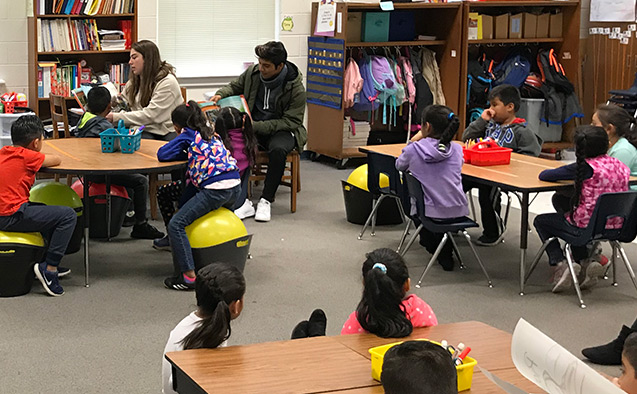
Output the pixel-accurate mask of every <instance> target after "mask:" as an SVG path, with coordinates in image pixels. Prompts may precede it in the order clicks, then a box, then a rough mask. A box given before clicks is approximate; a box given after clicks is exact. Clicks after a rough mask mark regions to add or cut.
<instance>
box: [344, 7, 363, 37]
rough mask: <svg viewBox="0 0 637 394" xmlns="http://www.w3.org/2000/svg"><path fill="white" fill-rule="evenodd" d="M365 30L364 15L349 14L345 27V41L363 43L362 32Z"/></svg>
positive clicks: (359, 13) (358, 13) (360, 13)
mask: <svg viewBox="0 0 637 394" xmlns="http://www.w3.org/2000/svg"><path fill="white" fill-rule="evenodd" d="M362 29H363V13H362V12H348V13H347V25H346V26H345V32H346V35H345V39H346V40H347V42H361V31H362Z"/></svg>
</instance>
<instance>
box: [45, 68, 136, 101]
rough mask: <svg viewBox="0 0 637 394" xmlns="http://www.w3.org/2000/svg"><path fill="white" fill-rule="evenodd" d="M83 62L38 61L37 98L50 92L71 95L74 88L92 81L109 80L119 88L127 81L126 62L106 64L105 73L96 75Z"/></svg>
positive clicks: (46, 95)
mask: <svg viewBox="0 0 637 394" xmlns="http://www.w3.org/2000/svg"><path fill="white" fill-rule="evenodd" d="M85 64H86V62H84V61H79V62H77V63H72V64H64V65H62V64H60V63H59V62H57V61H42V62H39V63H38V98H48V97H49V94H51V93H53V94H55V95H59V96H64V97H71V95H72V94H73V91H74V90H77V89H78V88H80V87H82V86H86V85H90V84H91V83H92V82H93V81H110V82H113V84H114V85H115V86H116V87H117V89H118V90H120V89H121V87H122V86H124V85H125V84H126V82H127V81H128V74H129V71H130V66H129V65H128V64H127V63H116V64H107V65H106V70H105V71H106V74H105V73H102V72H99V73H97V75H94V73H93V70H92V69H91V68H90V67H86V66H85Z"/></svg>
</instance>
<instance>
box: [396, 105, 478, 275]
mask: <svg viewBox="0 0 637 394" xmlns="http://www.w3.org/2000/svg"><path fill="white" fill-rule="evenodd" d="M459 125H460V121H459V120H458V117H457V116H456V115H455V114H454V113H453V112H452V111H451V108H449V107H445V106H443V105H430V106H428V107H427V108H425V109H424V111H423V114H422V129H421V131H419V132H418V134H416V135H415V136H414V137H413V138H412V139H411V141H410V143H409V144H408V145H407V146H406V147H405V148H404V149H403V152H402V153H401V155H400V156H399V157H398V159H397V160H396V168H397V169H398V170H400V171H407V170H409V171H410V172H411V173H412V175H413V176H414V177H415V178H416V179H418V180H419V181H420V183H421V184H422V185H423V193H424V196H425V215H426V216H427V217H428V218H432V219H439V220H445V219H454V218H458V217H462V216H466V215H468V214H469V209H468V207H467V196H466V195H465V194H464V191H463V190H462V174H461V170H462V164H463V161H464V160H463V157H462V147H461V146H460V145H458V144H454V143H452V142H451V139H452V138H453V136H454V135H455V134H456V132H457V131H458V127H459ZM412 210H413V207H412ZM442 236H443V234H433V233H430V232H428V231H427V230H426V229H424V228H423V229H422V230H421V232H420V244H421V245H423V246H424V247H425V248H427V251H428V252H429V253H432V254H433V253H434V252H435V251H436V248H437V247H438V244H439V243H440V241H441V240H442ZM452 251H453V250H452V245H451V243H450V242H447V243H445V246H444V247H443V249H442V251H441V253H440V255H439V256H438V263H439V264H440V265H442V268H443V269H444V270H445V271H451V270H453V265H454V262H453V257H452Z"/></svg>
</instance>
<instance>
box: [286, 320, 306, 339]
mask: <svg viewBox="0 0 637 394" xmlns="http://www.w3.org/2000/svg"><path fill="white" fill-rule="evenodd" d="M308 327H309V322H308V321H307V320H303V321H302V322H300V323H299V324H297V325H296V327H294V330H292V336H291V337H290V339H300V338H307V337H309V336H310V335H309V334H308V332H307V331H308Z"/></svg>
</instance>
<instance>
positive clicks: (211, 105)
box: [199, 95, 252, 125]
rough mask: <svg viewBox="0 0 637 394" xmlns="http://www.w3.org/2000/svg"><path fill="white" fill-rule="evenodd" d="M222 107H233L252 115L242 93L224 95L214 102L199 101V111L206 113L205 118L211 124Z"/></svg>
mask: <svg viewBox="0 0 637 394" xmlns="http://www.w3.org/2000/svg"><path fill="white" fill-rule="evenodd" d="M223 107H234V108H236V109H238V110H239V111H241V112H245V113H247V114H248V116H250V117H252V115H251V114H250V109H249V108H248V102H247V101H246V99H245V97H244V96H243V95H240V96H230V97H226V98H223V99H221V100H219V101H217V102H216V103H215V102H212V101H204V102H200V103H199V108H201V111H202V112H203V113H204V114H205V115H206V118H208V121H209V122H210V124H211V125H214V123H215V121H216V120H217V115H218V114H219V110H220V109H221V108H223Z"/></svg>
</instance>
